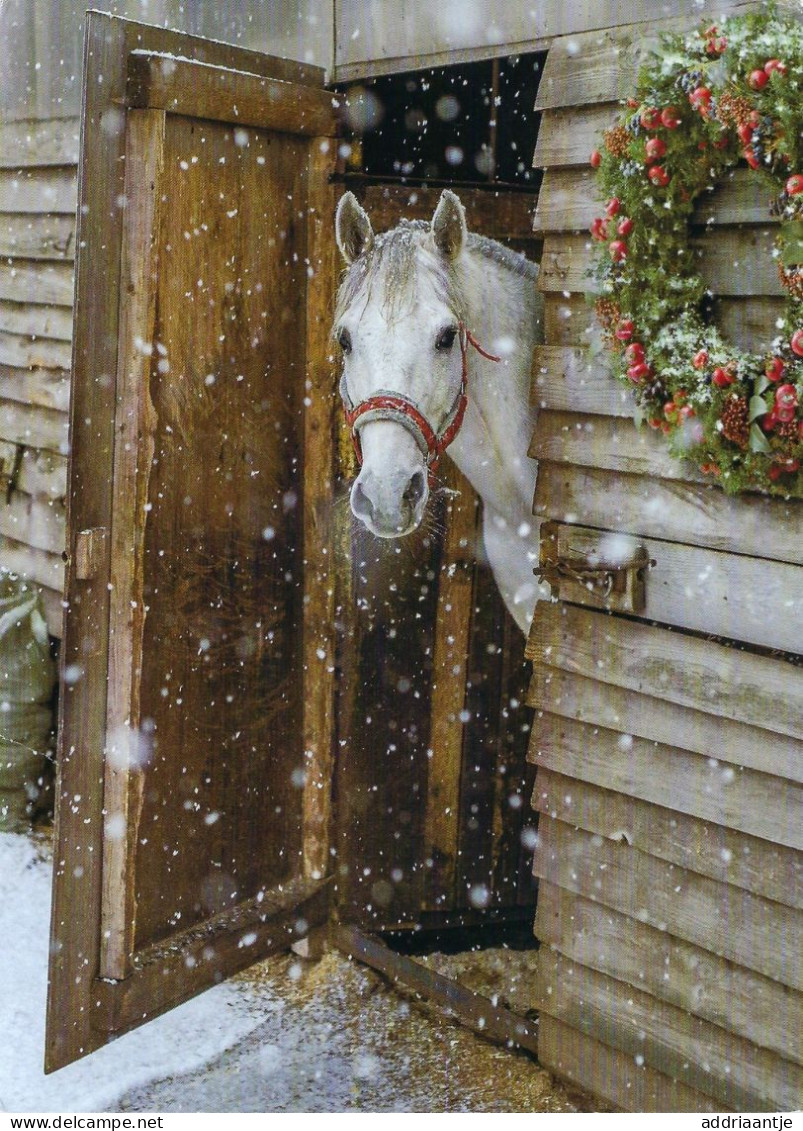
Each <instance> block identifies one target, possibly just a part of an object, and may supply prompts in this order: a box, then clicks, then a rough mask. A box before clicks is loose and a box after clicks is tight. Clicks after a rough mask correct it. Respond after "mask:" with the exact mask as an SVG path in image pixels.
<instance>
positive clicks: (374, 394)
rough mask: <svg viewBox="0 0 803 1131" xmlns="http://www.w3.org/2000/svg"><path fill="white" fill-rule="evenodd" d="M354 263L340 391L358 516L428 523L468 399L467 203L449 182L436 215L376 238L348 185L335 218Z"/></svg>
mask: <svg viewBox="0 0 803 1131" xmlns="http://www.w3.org/2000/svg"><path fill="white" fill-rule="evenodd" d="M335 233H336V238H337V244H338V247H339V248H340V251H341V252H342V254H343V257H344V259H345V260H346V263H347V264H348V270H347V272H346V275H345V277H344V280H343V282H342V284H341V287H340V290H339V293H338V300H337V309H336V314H335V323H334V331H333V333H334V336H335V338H336V340H337V342H338V343H339V345H340V348H341V350H342V353H343V376H342V380H341V395H342V397H343V403H344V407H345V411H346V418H347V420H348V422H349V424H350V426H351V428H352V435H353V438H354V444H355V448H356V451H357V457H358V460H359V462H360V465H361V466H360V472H359V475H358V476H357V478H356V479H355V481H354V483H353V485H352V488H351V508H352V511H353V512H354V514H355V516H356V517H357V518H358V519H359V520H360V521H361V522H362V523H364V525H365V526H366V527H367V528H368V529H369V530H370V531H372V532H373V533H374V534H375V535H377V536H379V537H380V538H399V537H402V536H403V535H405V534H409V533H411V532H412V531H413V530H415V529H416V527H417V526H418V525H419V523H420V522H421V519H422V517H423V514H424V511H425V508H426V504H427V499H428V496H429V490H430V484H431V481H432V478H433V475H434V472H435V469H436V467H437V463H438V460H439V459H440V456H441V455H442V453H443V451H444V450H445V448H446V447H447V445H448V444H449V443H450V442H451V441H452V440H453V439H454V437H455V435H456V434H457V431H458V430H459V428H460V425H461V423H462V418H463V413H464V411H465V407H466V376H467V373H466V351H467V348H468V345H469V343H472V344H476V343H473V339H472V338H471V335H470V334H469V332H468V330H467V329H466V327H465V325H464V317H465V315H464V300H463V296H462V294H461V287H460V270H459V264H460V257H461V254H462V252H463V250H464V247H465V244H466V237H467V230H466V220H465V213H464V210H463V206H462V204H461V203H460V200H459V199H458V197H457V196H455V194H454V193H452V192H449V191H448V190H446V191H445V192H444V193H443V194H442V196H441V199H440V202H439V203H438V206H437V208H436V209H435V214H434V216H433V218H432V222H431V223H425V222H423V221H405V220H403V221H402V222H401V223H400V224H399V225H398V227H396V228H394V229H393V230H392V231H390V232H387V233H385V234H383V235H375V234H374V231H373V228H372V226H371V221H370V220H369V218H368V216H367V214H366V213H365V211H364V210H363V208H362V207H361V206H360V205H359V204H358V202H357V200H356V198H355V197H354V195H353V194H352V193H350V192H347V193H346V194H345V195H344V196H343V197H342V199H341V200H340V203H339V205H338V209H337V215H336V219H335Z"/></svg>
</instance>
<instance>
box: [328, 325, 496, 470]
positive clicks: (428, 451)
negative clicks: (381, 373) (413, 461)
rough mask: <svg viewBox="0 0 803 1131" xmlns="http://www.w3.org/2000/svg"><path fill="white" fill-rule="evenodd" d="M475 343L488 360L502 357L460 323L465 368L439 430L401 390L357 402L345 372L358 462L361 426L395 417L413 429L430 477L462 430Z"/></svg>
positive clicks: (343, 391)
mask: <svg viewBox="0 0 803 1131" xmlns="http://www.w3.org/2000/svg"><path fill="white" fill-rule="evenodd" d="M469 345H472V346H473V347H474V349H475V350H476V351H477V353H479V354H481V355H482V357H485V358H487V359H488V361H501V360H502V359H501V358H499V357H497V356H496V355H495V354H492V353H488V351H487V350H484V349H483V348H482V346H481V345H480V344H479V342H478V341H477V339H476V338H475V337H474V335H473V334H472V333H471V331H470V330H467V329H466V327H465V326H464V325H463V323H462V322H461V323H460V353H461V356H462V359H463V371H462V374H461V377H460V390H459V392H458V394H457V396H456V397H455V400H454V403H453V404H452V407H451V408H450V409H449V412H448V413H447V414H446V419H445V420H444V422H443V425H442V426H441V430H440V432H436V431H435V429H434V428H433V427H432V425H431V424H430V423H429V421H428V420H427V418H426V417H425V416H424V414H423V413H422V412H421V410H420V409H419V408H418V406H417V405H416V404H415V402H414V401H411V400H410V398H409V397H405V396H402V395H401V394H400V393H392V392H389V391H387V392H386V391H383V390H381V389H380V390H379V392H377V393H375V394H374V395H373V396H372V397H368V399H367V400H364V401H360V403H359V404H357V405H354V404H352V402H351V398H350V397H349V395H348V390H347V389H346V379H345V375H344V377H343V379H342V380H341V382H340V395H341V397H342V398H343V409H344V411H345V414H346V423H347V424H348V425H349V427H350V428H351V438H352V441H353V443H354V451H355V452H356V454H357V462H358V463H359V464H360V466H362V445H361V443H360V429H361V428H362V427H363V426H364V425H366V424H368V423H370V421H372V420H394V421H396V423H398V424H401V425H402V426H403V427H404V428H406V429H407V431H408V432H410V433H411V434H412V436H413V438H414V440H415V441H416V443H417V444H418V446H419V448H420V449H421V452H422V455H423V456H424V459H425V461H426V465H427V470H428V472H429V477H430V481H431V480H432V477H433V475H434V474H435V470H436V468H437V466H438V461H439V460H440V458H441V456H442V455H443V453H444V452H445V451H446V449H447V448H448V447H449V445H450V444H451V442H452V440H454V438H455V436H456V435H457V433H458V432H459V431H460V426H461V424H462V423H463V417H464V416H465V413H466V405H467V404H468V347H469Z"/></svg>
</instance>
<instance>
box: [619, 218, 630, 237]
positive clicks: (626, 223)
mask: <svg viewBox="0 0 803 1131" xmlns="http://www.w3.org/2000/svg"><path fill="white" fill-rule="evenodd" d="M633 226H634V225H633V221H632V220H631V219H630V217H629V216H625V217H624V219H622V220H620V221H619V224H618V226H617V228H616V231H617V232H618V233H619V235H620V236H629V235H630V233H631V232H632V231H633Z"/></svg>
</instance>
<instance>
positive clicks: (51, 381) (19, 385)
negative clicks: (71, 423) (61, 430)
mask: <svg viewBox="0 0 803 1131" xmlns="http://www.w3.org/2000/svg"><path fill="white" fill-rule="evenodd" d="M0 399H2V400H6V401H18V402H19V403H20V404H23V405H37V406H38V407H40V408H52V409H55V410H56V411H58V412H61V413H64V415H65V417H66V414H67V411H68V410H69V407H70V373H69V370H67V369H36V368H34V369H19V368H16V367H15V366H13V365H3V364H0Z"/></svg>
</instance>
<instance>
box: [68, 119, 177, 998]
mask: <svg viewBox="0 0 803 1131" xmlns="http://www.w3.org/2000/svg"><path fill="white" fill-rule="evenodd" d="M164 149H165V115H164V114H163V113H162V112H161V111H158V110H156V111H148V110H146V111H141V112H131V113H130V114H129V115H128V119H127V122H126V180H125V196H126V201H127V205H126V227H125V234H124V237H123V245H122V254H121V260H120V311H119V316H118V317H119V352H118V362H117V378H116V390H117V413H116V417H115V424H114V436H115V443H114V458H113V465H112V468H113V470H112V476H113V484H114V486H113V498H112V524H111V532H110V538H109V546H108V552H109V558H110V562H111V567H110V568H111V584H110V589H111V599H110V608H109V637H110V640H109V689H108V694H107V699H106V733H107V736H108V737H107V749H106V758H105V766H104V784H103V808H104V815H105V820H106V827H107V829H108V830H112V829H113V833H112V832H109V834H108V835H107V836H106V837H105V839H104V849H103V886H102V903H101V950H100V967H99V969H100V976H101V977H103V978H112V979H122V978H125V977H126V976H127V975H128V974H129V972H130V964H131V960H132V956H133V952H134V935H135V929H136V912H137V904H136V888H135V875H136V873H135V865H134V861H135V858H136V846H137V840H138V839H139V820H140V816H141V813H142V797H143V787H144V773H143V770H144V766H143V765H142V758H141V757H140V756H139V753H138V749H137V744H138V743H140V742H141V741H142V740H143V736H142V735H141V732H140V727H141V722H142V720H141V717H140V686H141V679H142V669H143V664H144V657H143V638H144V632H145V617H146V596H145V585H146V562H145V527H146V524H147V523H148V514H149V511H150V509H151V508H150V505H149V495H150V477H151V469H152V465H153V459H154V454H155V436H156V428H157V418H156V409H155V407H154V404H153V400H152V398H151V370H152V367H153V365H154V357H153V354H154V352H155V351H154V346H153V343H154V341H155V337H156V296H157V287H156V279H157V276H158V272H159V255H160V250H161V239H160V237H161V216H162V212H163V208H164V204H163V197H164V194H163V188H164V185H163V175H164V157H165V154H164ZM103 529H105V528H103ZM76 559H78V552H77V549H76ZM76 569H78V560H76ZM100 573H101V571H100V570H97V571H96V573H95V574H93V576H100ZM83 580H89V578H84V579H83Z"/></svg>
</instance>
